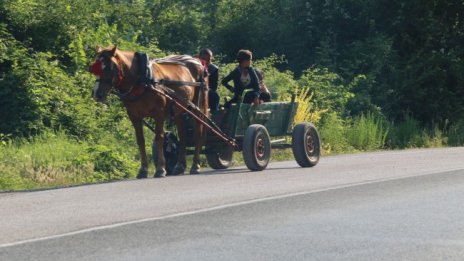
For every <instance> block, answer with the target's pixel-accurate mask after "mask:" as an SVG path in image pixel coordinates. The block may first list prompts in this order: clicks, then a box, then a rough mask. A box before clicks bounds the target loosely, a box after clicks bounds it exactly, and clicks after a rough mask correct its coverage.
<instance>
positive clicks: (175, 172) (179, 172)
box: [172, 166, 185, 176]
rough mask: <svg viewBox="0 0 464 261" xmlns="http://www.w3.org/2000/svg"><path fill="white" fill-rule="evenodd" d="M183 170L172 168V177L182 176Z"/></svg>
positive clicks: (177, 167)
mask: <svg viewBox="0 0 464 261" xmlns="http://www.w3.org/2000/svg"><path fill="white" fill-rule="evenodd" d="M184 172H185V169H184V168H182V167H179V166H176V167H174V169H173V170H172V175H173V176H179V175H184Z"/></svg>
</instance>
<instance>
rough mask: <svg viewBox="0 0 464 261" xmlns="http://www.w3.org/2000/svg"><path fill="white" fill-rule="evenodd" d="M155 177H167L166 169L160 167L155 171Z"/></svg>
mask: <svg viewBox="0 0 464 261" xmlns="http://www.w3.org/2000/svg"><path fill="white" fill-rule="evenodd" d="M153 177H154V178H165V177H166V170H164V169H160V170H157V171H156V172H155V176H153Z"/></svg>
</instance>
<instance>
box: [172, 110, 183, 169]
mask: <svg viewBox="0 0 464 261" xmlns="http://www.w3.org/2000/svg"><path fill="white" fill-rule="evenodd" d="M175 121H176V125H177V133H178V134H179V154H178V157H177V164H176V166H175V167H174V170H173V171H172V174H173V175H183V174H184V171H185V166H186V165H187V162H186V159H185V157H186V149H185V148H186V145H187V138H186V133H185V125H184V119H183V116H182V113H181V111H180V110H178V111H177V112H176V114H175Z"/></svg>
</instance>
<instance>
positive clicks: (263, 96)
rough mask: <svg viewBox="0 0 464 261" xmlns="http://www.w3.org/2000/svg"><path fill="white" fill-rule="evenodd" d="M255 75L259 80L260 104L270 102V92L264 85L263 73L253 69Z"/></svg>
mask: <svg viewBox="0 0 464 261" xmlns="http://www.w3.org/2000/svg"><path fill="white" fill-rule="evenodd" d="M255 71H256V75H257V76H258V80H259V91H260V92H261V93H260V95H259V100H260V101H262V102H270V101H271V92H270V91H269V89H268V88H267V86H266V84H265V83H264V72H263V71H262V70H259V69H255Z"/></svg>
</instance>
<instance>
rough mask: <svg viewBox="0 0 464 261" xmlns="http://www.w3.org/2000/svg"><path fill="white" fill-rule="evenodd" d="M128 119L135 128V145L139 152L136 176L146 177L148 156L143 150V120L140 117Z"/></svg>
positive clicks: (139, 177)
mask: <svg viewBox="0 0 464 261" xmlns="http://www.w3.org/2000/svg"><path fill="white" fill-rule="evenodd" d="M129 119H130V121H131V122H132V125H133V126H134V129H135V137H136V139H137V145H138V146H139V153H140V162H141V166H140V169H139V172H138V173H137V178H138V179H142V178H146V177H147V175H148V157H147V152H146V151H145V138H144V136H143V122H142V119H141V118H137V117H133V116H132V117H131V116H130V115H129Z"/></svg>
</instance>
